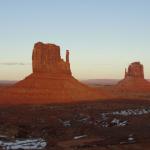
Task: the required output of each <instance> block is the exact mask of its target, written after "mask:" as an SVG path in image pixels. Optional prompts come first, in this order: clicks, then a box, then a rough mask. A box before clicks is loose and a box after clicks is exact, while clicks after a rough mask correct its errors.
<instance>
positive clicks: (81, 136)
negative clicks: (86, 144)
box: [73, 135, 87, 140]
mask: <svg viewBox="0 0 150 150" xmlns="http://www.w3.org/2000/svg"><path fill="white" fill-rule="evenodd" d="M85 137H87V135H80V136H75V137H74V138H73V139H74V140H78V139H81V138H85Z"/></svg>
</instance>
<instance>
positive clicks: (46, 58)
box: [32, 42, 71, 75]
mask: <svg viewBox="0 0 150 150" xmlns="http://www.w3.org/2000/svg"><path fill="white" fill-rule="evenodd" d="M68 53H69V52H68V51H67V53H66V55H67V56H68ZM68 57H69V56H68ZM68 57H67V58H68ZM32 68H33V73H49V74H57V75H58V74H60V75H61V74H66V75H71V70H70V63H69V62H68V60H67V62H65V61H64V60H63V59H61V56H60V47H59V46H56V45H54V44H43V43H41V42H38V43H36V44H35V45H34V49H33V54H32Z"/></svg>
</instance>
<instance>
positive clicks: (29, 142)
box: [0, 138, 47, 150]
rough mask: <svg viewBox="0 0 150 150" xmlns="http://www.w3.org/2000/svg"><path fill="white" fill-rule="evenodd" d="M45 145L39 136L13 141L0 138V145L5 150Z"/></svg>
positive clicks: (34, 147)
mask: <svg viewBox="0 0 150 150" xmlns="http://www.w3.org/2000/svg"><path fill="white" fill-rule="evenodd" d="M46 145H47V143H46V141H45V140H43V139H41V138H39V139H26V140H14V141H7V140H6V139H5V140H0V147H2V148H3V149H5V150H17V149H44V148H45V147H46Z"/></svg>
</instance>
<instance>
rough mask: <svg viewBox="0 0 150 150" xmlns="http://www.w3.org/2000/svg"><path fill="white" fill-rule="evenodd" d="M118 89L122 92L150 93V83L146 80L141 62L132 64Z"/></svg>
mask: <svg viewBox="0 0 150 150" xmlns="http://www.w3.org/2000/svg"><path fill="white" fill-rule="evenodd" d="M116 89H117V90H119V91H122V92H150V83H149V82H148V81H147V80H145V79H144V67H143V65H142V64H141V63H140V62H134V63H131V64H130V65H129V67H128V70H126V69H125V77H124V79H123V80H121V81H120V82H119V83H118V84H117V86H116Z"/></svg>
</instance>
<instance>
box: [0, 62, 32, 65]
mask: <svg viewBox="0 0 150 150" xmlns="http://www.w3.org/2000/svg"><path fill="white" fill-rule="evenodd" d="M0 65H4V66H16V65H18V66H25V65H31V63H22V62H0Z"/></svg>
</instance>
